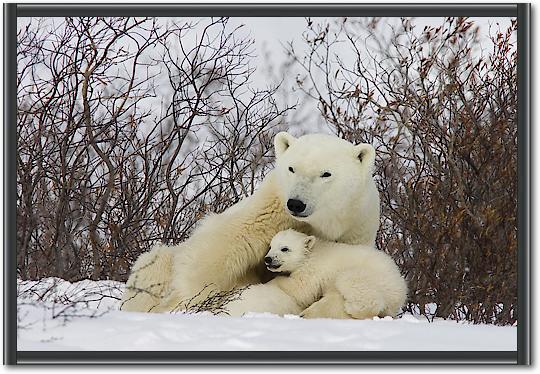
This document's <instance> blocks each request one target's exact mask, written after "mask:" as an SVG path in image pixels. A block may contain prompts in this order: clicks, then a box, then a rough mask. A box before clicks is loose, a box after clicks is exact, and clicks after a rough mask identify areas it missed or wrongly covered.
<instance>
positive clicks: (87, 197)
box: [17, 17, 290, 280]
mask: <svg viewBox="0 0 540 374" xmlns="http://www.w3.org/2000/svg"><path fill="white" fill-rule="evenodd" d="M239 35H240V33H239V30H238V29H232V28H231V27H230V26H229V22H228V20H227V19H222V18H220V19H211V20H206V21H205V20H201V21H197V22H186V23H180V22H176V23H175V22H170V23H168V24H166V23H165V22H164V21H163V22H159V21H158V20H157V19H150V18H144V19H142V18H141V19H138V18H95V17H94V18H66V19H63V20H58V19H56V20H54V22H53V21H51V20H32V22H31V23H30V24H29V25H28V26H26V27H25V28H22V29H21V30H20V32H19V34H18V49H17V58H18V71H17V79H18V80H17V82H18V86H17V88H18V94H17V102H18V116H17V148H18V152H17V265H18V274H19V276H20V277H21V278H23V279H38V278H41V277H46V276H58V277H62V278H64V279H68V280H78V279H83V278H86V277H91V278H93V279H115V280H125V279H126V278H127V275H128V271H129V269H130V267H131V264H132V263H133V262H134V260H135V259H136V258H137V257H138V256H139V255H140V253H142V252H144V251H145V250H147V249H148V248H149V247H150V246H151V245H153V244H154V243H156V242H163V243H167V244H171V243H176V242H180V241H182V240H184V239H185V238H186V237H187V236H188V235H189V233H190V231H191V230H192V228H193V226H194V224H195V223H196V222H197V221H198V220H199V219H200V218H201V217H202V216H203V215H205V214H207V213H208V212H220V211H222V210H224V209H225V208H227V207H228V206H230V205H232V204H233V203H235V202H236V201H238V200H240V199H241V198H243V197H244V196H248V195H250V194H251V193H253V190H254V189H255V187H256V185H257V183H258V181H260V180H261V179H262V176H263V175H264V174H265V171H266V168H267V167H268V165H269V163H270V160H271V158H270V157H269V156H270V153H271V139H272V136H273V134H274V133H275V132H276V129H277V127H278V126H280V123H281V121H282V118H283V116H284V115H285V114H286V113H287V111H288V110H289V109H290V107H282V106H280V105H278V104H277V103H276V101H275V100H274V99H273V95H274V93H275V91H276V89H277V87H271V88H267V89H264V90H255V89H253V88H251V86H250V78H251V75H252V72H253V68H252V67H251V66H250V65H249V59H250V56H251V54H252V41H251V40H250V39H249V38H245V37H240V36H239Z"/></svg>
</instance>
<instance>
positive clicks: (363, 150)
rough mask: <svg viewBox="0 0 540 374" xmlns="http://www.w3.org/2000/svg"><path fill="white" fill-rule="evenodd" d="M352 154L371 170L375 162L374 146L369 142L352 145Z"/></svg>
mask: <svg viewBox="0 0 540 374" xmlns="http://www.w3.org/2000/svg"><path fill="white" fill-rule="evenodd" d="M354 155H355V157H356V158H357V159H358V160H359V161H360V162H361V163H362V165H366V166H368V168H369V169H370V170H371V169H372V168H373V165H374V164H375V148H373V146H372V145H371V144H367V143H361V144H358V145H355V146H354Z"/></svg>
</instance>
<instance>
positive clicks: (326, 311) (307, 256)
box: [230, 229, 407, 319]
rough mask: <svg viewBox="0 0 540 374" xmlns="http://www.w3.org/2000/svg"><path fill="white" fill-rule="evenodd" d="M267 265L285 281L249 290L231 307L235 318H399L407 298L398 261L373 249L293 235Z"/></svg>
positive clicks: (282, 235)
mask: <svg viewBox="0 0 540 374" xmlns="http://www.w3.org/2000/svg"><path fill="white" fill-rule="evenodd" d="M264 262H265V264H266V267H267V268H268V270H270V271H273V272H277V273H281V274H282V275H281V276H278V277H276V278H274V279H273V280H272V281H270V282H268V283H266V284H263V285H257V286H253V287H252V288H251V289H248V290H247V291H246V292H245V293H244V294H243V295H242V300H241V301H238V302H236V303H233V304H232V305H231V308H230V310H231V311H232V315H240V314H241V312H242V311H243V312H248V311H249V312H272V313H276V314H288V313H291V314H292V313H297V312H298V310H304V308H306V307H308V308H307V309H305V310H304V311H303V313H302V316H303V317H305V318H343V319H345V318H355V319H365V318H372V317H374V316H395V315H396V314H397V313H398V312H399V309H400V307H401V306H403V304H404V303H405V300H406V297H407V285H406V283H405V280H404V279H403V278H402V277H401V275H400V272H399V269H398V267H397V266H396V264H395V263H394V261H393V260H392V258H391V257H390V256H388V255H387V254H385V253H384V252H381V251H378V250H376V249H374V248H372V247H369V246H364V245H349V244H342V243H335V242H329V241H325V240H321V239H317V238H315V237H314V236H309V235H305V234H302V233H300V232H298V231H295V230H292V229H289V230H285V231H280V232H279V233H277V234H276V235H275V236H274V237H273V239H272V242H271V247H270V250H269V251H268V253H267V255H266V257H265V258H264ZM269 296H271V297H269ZM323 296H324V297H323Z"/></svg>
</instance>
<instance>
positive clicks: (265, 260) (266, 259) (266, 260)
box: [264, 256, 272, 265]
mask: <svg viewBox="0 0 540 374" xmlns="http://www.w3.org/2000/svg"><path fill="white" fill-rule="evenodd" d="M264 263H265V264H266V265H270V264H271V263H272V257H270V256H266V257H265V258H264Z"/></svg>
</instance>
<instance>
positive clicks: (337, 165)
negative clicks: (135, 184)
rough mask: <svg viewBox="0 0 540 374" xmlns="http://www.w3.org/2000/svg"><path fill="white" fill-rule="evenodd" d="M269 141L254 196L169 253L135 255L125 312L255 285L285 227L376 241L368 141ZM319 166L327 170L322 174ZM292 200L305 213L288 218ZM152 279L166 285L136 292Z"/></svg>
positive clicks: (285, 137) (280, 137)
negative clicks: (270, 163)
mask: <svg viewBox="0 0 540 374" xmlns="http://www.w3.org/2000/svg"><path fill="white" fill-rule="evenodd" d="M274 144H275V150H276V158H277V162H276V168H275V170H273V171H271V172H270V173H269V174H268V175H267V176H266V178H265V180H264V181H263V182H262V183H261V185H260V187H259V189H258V190H257V191H256V192H255V193H254V194H253V195H252V196H250V197H248V198H246V199H244V200H242V201H240V202H239V203H237V204H235V205H233V206H232V207H230V208H229V209H227V210H226V211H224V212H223V213H221V214H214V215H210V216H208V217H207V218H205V219H204V220H203V221H202V222H200V224H199V225H198V227H197V228H196V229H195V230H194V232H193V234H192V236H191V237H190V238H189V239H188V240H187V241H186V242H184V243H182V244H181V245H179V246H174V247H168V249H167V250H166V251H164V250H163V249H162V248H163V247H156V248H154V249H152V250H151V251H150V253H148V254H144V255H142V256H141V258H140V259H138V260H137V261H136V263H135V264H134V267H133V270H132V274H131V275H130V279H129V280H128V292H126V293H125V295H124V297H123V304H122V305H123V306H122V309H123V310H132V311H148V310H151V311H154V312H161V311H171V310H173V309H174V308H176V307H178V306H179V305H180V304H181V302H182V301H186V300H187V299H189V298H191V297H193V296H195V295H198V296H197V297H198V298H203V297H205V296H206V295H207V293H208V292H209V291H210V290H211V289H212V288H216V289H221V290H228V289H231V288H233V287H238V286H243V285H250V284H254V283H259V281H260V278H259V276H258V274H257V272H256V269H257V267H258V266H260V264H262V259H263V257H264V255H265V253H266V252H267V250H268V246H269V243H270V240H271V239H272V237H273V236H274V235H275V234H276V233H277V232H279V231H281V230H285V229H288V228H295V229H298V230H301V231H303V232H306V233H312V234H314V235H317V236H318V237H321V238H325V239H328V240H332V241H339V242H343V243H351V244H366V245H373V244H374V241H375V236H376V232H377V229H378V227H379V195H378V191H377V189H376V187H375V183H374V181H373V178H372V169H373V163H374V157H375V151H374V149H373V147H372V146H371V145H368V144H361V145H357V146H354V145H352V144H351V143H348V142H347V141H345V140H342V139H339V138H337V137H334V136H329V135H319V134H312V135H305V136H302V137H300V138H294V137H293V136H292V135H290V134H288V133H283V132H282V133H279V134H277V135H276V137H275V139H274ZM289 167H294V170H295V172H294V173H291V172H290V171H289ZM324 172H329V173H331V176H330V177H322V174H323V173H324ZM291 198H294V199H302V201H304V202H305V203H306V208H307V209H306V212H308V213H309V215H308V216H307V217H293V215H292V214H291V213H290V211H289V210H288V209H287V201H288V199H291ZM164 253H166V256H165V257H163V254H164ZM169 254H170V255H169ZM154 262H155V264H156V266H154V265H153V263H154ZM164 269H165V270H164ZM142 273H144V274H142ZM156 280H159V283H160V284H163V286H162V287H161V288H160V289H159V290H153V291H154V292H152V293H149V292H138V293H137V291H138V289H147V288H151V286H152V285H153V284H154V283H156ZM130 286H131V287H134V289H132V290H131V291H130V290H129V287H130ZM205 287H206V289H205ZM154 288H155V287H154ZM203 289H205V292H202V293H200V292H201V291H202V290H203ZM157 291H159V292H161V295H157V294H156V292H157ZM134 292H135V293H136V294H134ZM159 292H157V293H159ZM199 293H200V294H199ZM158 301H159V305H157V306H154V307H152V306H151V305H153V304H155V303H156V302H158Z"/></svg>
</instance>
